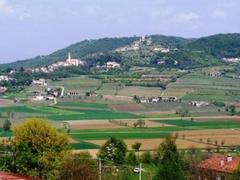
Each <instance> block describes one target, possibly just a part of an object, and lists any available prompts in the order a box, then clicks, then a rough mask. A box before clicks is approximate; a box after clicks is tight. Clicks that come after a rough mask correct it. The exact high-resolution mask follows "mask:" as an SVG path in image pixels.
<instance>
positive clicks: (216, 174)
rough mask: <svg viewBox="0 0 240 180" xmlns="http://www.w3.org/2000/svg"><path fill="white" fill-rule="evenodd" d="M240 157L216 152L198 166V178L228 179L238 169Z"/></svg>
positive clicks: (201, 179) (203, 179)
mask: <svg viewBox="0 0 240 180" xmlns="http://www.w3.org/2000/svg"><path fill="white" fill-rule="evenodd" d="M239 163H240V159H239V157H236V156H231V155H228V156H226V155H222V154H214V155H213V156H211V157H210V158H208V159H206V160H204V161H202V162H201V163H200V164H199V165H198V166H197V172H198V180H213V179H214V180H226V179H228V178H229V177H230V176H231V175H232V173H233V172H234V171H235V170H237V168H238V165H239Z"/></svg>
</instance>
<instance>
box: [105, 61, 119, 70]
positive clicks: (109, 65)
mask: <svg viewBox="0 0 240 180" xmlns="http://www.w3.org/2000/svg"><path fill="white" fill-rule="evenodd" d="M107 68H108V69H111V68H120V64H119V63H117V62H114V61H109V62H107Z"/></svg>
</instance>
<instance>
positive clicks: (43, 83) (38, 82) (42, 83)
mask: <svg viewBox="0 0 240 180" xmlns="http://www.w3.org/2000/svg"><path fill="white" fill-rule="evenodd" d="M32 84H33V85H38V86H47V83H46V80H45V79H38V80H33V81H32Z"/></svg>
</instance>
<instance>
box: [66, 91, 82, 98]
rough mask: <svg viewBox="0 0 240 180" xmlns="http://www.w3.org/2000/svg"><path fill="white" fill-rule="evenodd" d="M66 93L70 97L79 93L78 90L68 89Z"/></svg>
mask: <svg viewBox="0 0 240 180" xmlns="http://www.w3.org/2000/svg"><path fill="white" fill-rule="evenodd" d="M67 95H68V96H71V97H74V96H79V95H80V94H79V92H76V91H69V92H68V93H67Z"/></svg>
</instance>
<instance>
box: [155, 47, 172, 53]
mask: <svg viewBox="0 0 240 180" xmlns="http://www.w3.org/2000/svg"><path fill="white" fill-rule="evenodd" d="M152 50H153V51H154V52H161V53H169V52H170V49H169V48H164V47H154V48H153V49H152Z"/></svg>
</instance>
